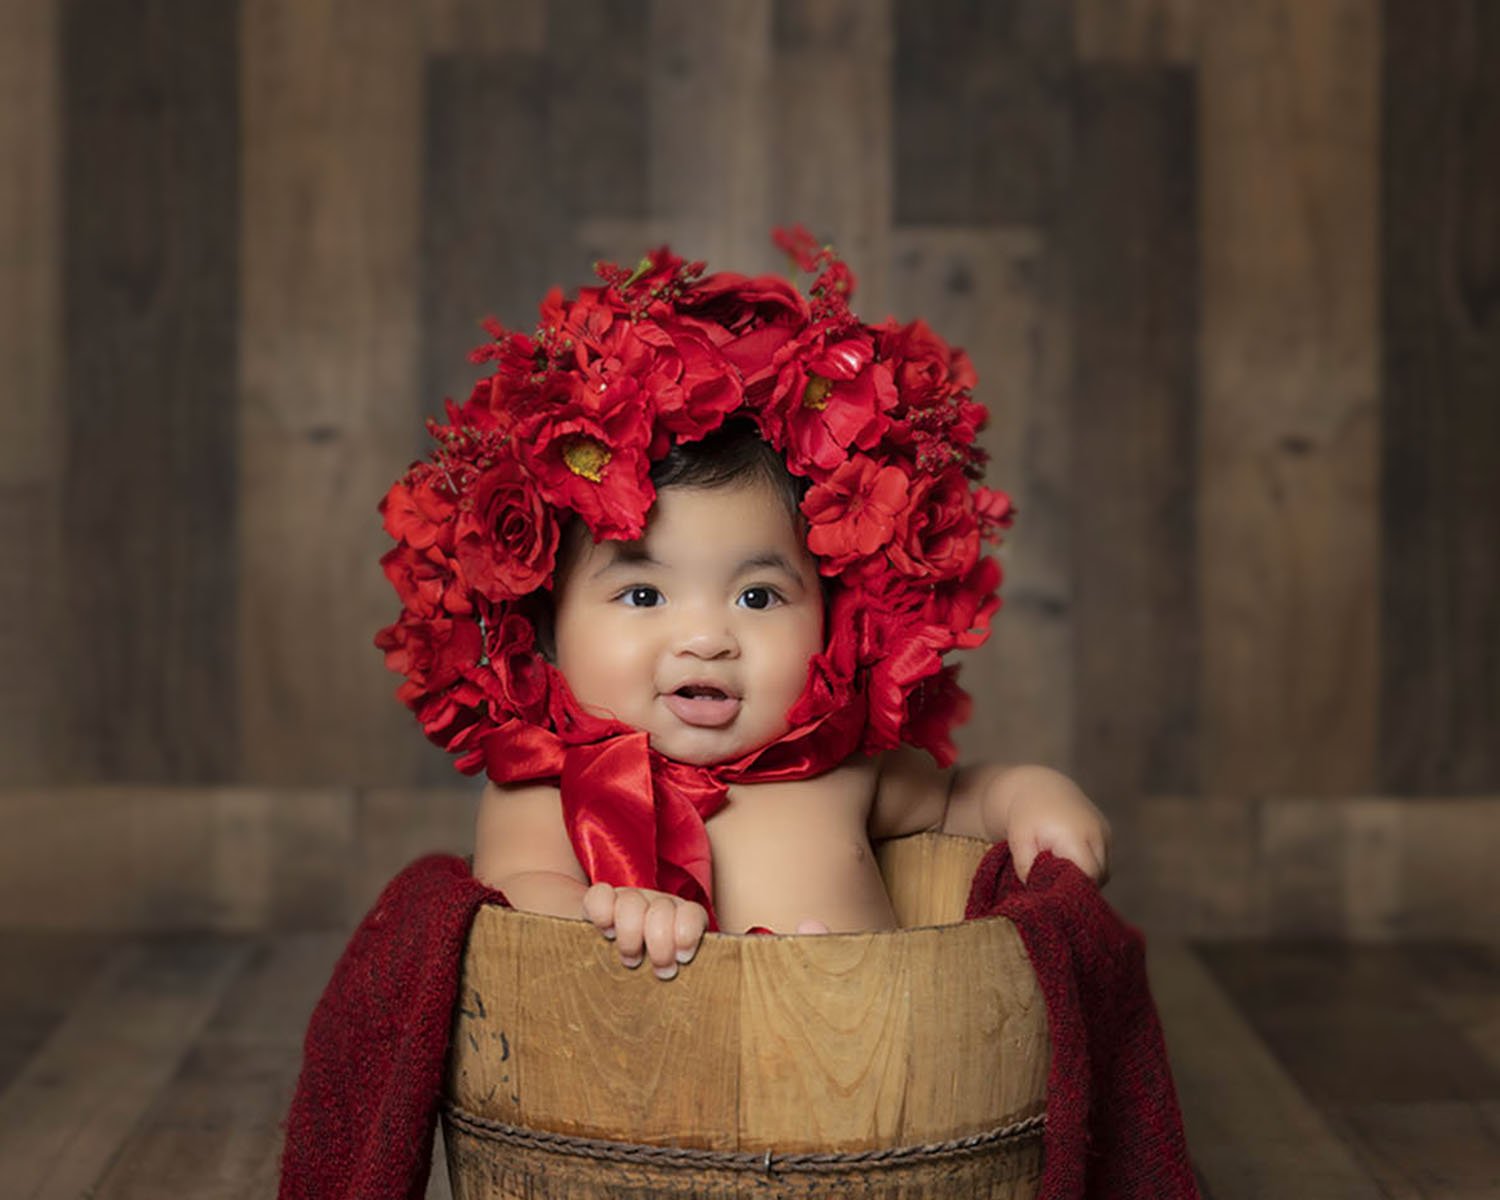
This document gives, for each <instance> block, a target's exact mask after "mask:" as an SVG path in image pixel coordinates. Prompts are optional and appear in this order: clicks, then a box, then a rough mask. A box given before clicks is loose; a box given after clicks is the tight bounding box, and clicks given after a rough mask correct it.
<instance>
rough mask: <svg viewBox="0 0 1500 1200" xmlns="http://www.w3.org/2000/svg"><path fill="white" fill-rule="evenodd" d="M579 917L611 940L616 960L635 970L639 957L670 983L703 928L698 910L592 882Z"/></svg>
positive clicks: (704, 918)
mask: <svg viewBox="0 0 1500 1200" xmlns="http://www.w3.org/2000/svg"><path fill="white" fill-rule="evenodd" d="M583 915H584V916H585V917H586V918H587V919H588V920H590V921H592V922H593V923H594V924H595V926H597V927H598V930H599V932H600V933H602V934H603V935H604V936H605V937H607V938H613V939H614V942H615V945H616V947H617V948H618V949H619V951H620V961H621V962H622V963H624V964H625V965H626V966H627V967H638V966H640V965H641V961H642V957H643V956H642V947H643V946H644V950H645V955H644V957H647V958H650V960H651V969H652V970H653V971H654V972H655V973H656V977H657V978H658V979H671V978H673V977H674V976H676V974H677V967H678V964H680V963H688V962H691V961H692V960H693V955H695V954H696V953H698V943H699V942H701V941H702V940H703V933H704V931H705V930H706V929H707V928H708V911H707V910H706V909H705V908H704V907H703V905H701V904H698V903H695V902H694V901H692V900H684V899H682V898H681V897H680V896H673V895H670V894H669V893H667V892H653V891H652V890H651V889H650V888H629V887H622V888H617V887H615V886H614V885H612V884H608V883H596V884H594V886H593V887H591V888H589V890H588V891H586V892H584V894H583Z"/></svg>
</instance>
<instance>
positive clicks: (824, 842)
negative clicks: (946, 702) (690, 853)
mask: <svg viewBox="0 0 1500 1200" xmlns="http://www.w3.org/2000/svg"><path fill="white" fill-rule="evenodd" d="M875 781H876V771H875V766H874V763H873V762H871V761H861V762H858V763H856V764H852V765H847V766H844V767H840V768H838V769H836V770H834V771H830V772H827V773H826V774H824V775H820V776H818V777H817V778H815V779H807V780H799V781H796V782H791V783H767V784H755V785H749V786H735V787H731V788H730V789H729V803H728V804H727V805H726V806H725V807H724V808H723V809H722V810H720V811H719V812H718V813H716V814H715V815H714V816H713V817H711V818H710V819H709V821H708V822H707V829H708V837H709V843H710V845H711V847H712V850H713V859H714V896H715V906H716V908H717V910H718V914H719V920H720V923H721V926H722V927H723V928H725V929H733V928H735V927H736V926H748V925H770V926H771V927H773V928H776V929H778V930H780V929H787V930H790V929H792V928H794V927H795V922H796V921H798V920H801V919H803V918H804V917H809V916H811V917H816V918H817V919H819V920H823V921H825V922H827V923H828V924H829V925H831V926H833V927H834V928H835V929H837V928H886V927H889V924H890V922H891V921H892V919H893V918H892V917H891V915H890V908H889V905H890V901H889V898H888V897H887V895H886V892H885V887H884V884H883V883H882V882H881V879H880V871H879V868H878V866H877V865H876V863H875V856H874V853H873V852H872V850H871V847H870V839H869V834H868V832H867V824H868V821H869V817H870V806H871V803H872V802H873V799H874V794H875Z"/></svg>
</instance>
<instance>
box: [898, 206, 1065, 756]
mask: <svg viewBox="0 0 1500 1200" xmlns="http://www.w3.org/2000/svg"><path fill="white" fill-rule="evenodd" d="M892 248H893V251H894V258H893V274H892V283H893V285H894V294H895V296H896V297H897V298H898V310H897V315H898V316H899V317H900V318H901V319H902V320H911V319H914V318H916V317H917V316H921V317H922V318H923V319H924V320H925V321H926V322H927V323H928V324H929V325H930V326H931V327H932V328H933V329H934V330H935V331H936V332H937V333H938V334H940V335H941V336H942V337H943V338H944V339H945V340H947V341H948V342H949V343H950V344H951V345H955V346H962V347H964V348H965V349H966V350H967V351H968V352H969V355H970V357H971V358H972V359H973V362H974V369H975V371H976V372H977V373H978V376H979V387H978V390H977V391H976V395H977V397H978V398H979V399H981V400H983V401H984V403H985V404H986V405H988V406H989V410H990V424H989V427H988V428H987V429H986V430H985V431H984V432H983V433H982V434H981V435H980V441H981V444H982V445H983V446H984V448H985V449H986V450H988V451H989V453H990V461H989V465H988V468H987V471H986V483H987V484H988V485H989V486H990V487H993V488H998V489H1000V490H1002V491H1005V492H1008V493H1009V494H1010V496H1011V499H1012V500H1013V501H1014V502H1015V504H1016V507H1017V509H1018V511H1019V516H1018V517H1017V519H1016V524H1015V527H1014V528H1013V529H1012V530H1011V531H1010V533H1009V535H1008V536H1007V538H1006V541H1005V544H1004V545H1002V546H1001V547H1000V550H999V560H1000V564H1001V567H1002V570H1003V571H1004V575H1005V578H1004V580H1003V582H1002V583H1001V587H1000V596H1001V601H1002V604H1001V608H1000V611H999V613H997V614H996V616H995V619H994V623H993V625H992V627H991V633H990V638H989V640H988V641H987V642H985V644H984V645H982V646H980V647H978V648H977V649H974V650H970V651H966V652H964V653H961V654H957V655H955V656H954V661H956V662H959V663H961V664H962V674H961V676H960V678H961V679H962V681H963V684H964V687H966V688H967V689H968V690H969V691H970V693H971V694H972V695H973V697H974V716H973V719H972V720H971V721H970V722H969V723H968V724H967V725H965V726H962V727H961V728H960V729H959V730H958V732H957V735H956V740H957V742H958V746H959V748H960V750H961V751H962V752H963V753H964V754H965V755H966V756H970V755H972V756H977V757H984V758H995V759H998V760H1000V761H1012V762H1017V761H1035V762H1045V763H1050V764H1052V765H1054V766H1057V767H1059V768H1062V769H1064V770H1066V769H1069V768H1070V767H1071V764H1072V758H1073V744H1072V736H1073V724H1074V720H1073V703H1074V701H1073V695H1072V689H1071V684H1070V665H1071V662H1072V656H1073V652H1074V651H1073V633H1072V625H1071V623H1070V621H1069V619H1068V613H1069V609H1070V606H1071V604H1072V587H1073V584H1072V576H1071V570H1070V553H1071V551H1070V545H1069V536H1070V535H1069V521H1070V503H1069V499H1068V496H1069V489H1068V476H1069V469H1068V465H1067V464H1068V455H1069V435H1068V430H1067V406H1066V387H1067V372H1068V367H1067V360H1068V337H1067V322H1066V317H1067V313H1066V310H1065V307H1064V300H1063V296H1062V292H1061V289H1060V287H1059V286H1058V284H1059V276H1060V274H1061V270H1060V268H1061V266H1062V264H1061V262H1060V260H1059V256H1058V252H1057V250H1056V249H1055V248H1054V245H1053V243H1051V242H1049V241H1048V240H1047V239H1045V238H1044V237H1042V236H1040V235H1038V234H1037V233H1035V232H1034V231H1031V230H1024V229H1006V230H985V229H946V228H935V227H930V226H926V227H913V228H906V229H900V230H897V231H896V233H895V234H894V235H893V237H892Z"/></svg>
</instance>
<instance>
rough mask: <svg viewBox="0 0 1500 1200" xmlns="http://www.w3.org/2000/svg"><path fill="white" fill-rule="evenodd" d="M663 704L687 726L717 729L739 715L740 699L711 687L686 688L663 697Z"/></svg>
mask: <svg viewBox="0 0 1500 1200" xmlns="http://www.w3.org/2000/svg"><path fill="white" fill-rule="evenodd" d="M662 703H664V704H665V705H666V706H667V709H668V710H669V711H670V712H671V713H672V714H673V715H674V716H675V717H676V718H677V719H678V720H679V721H682V722H683V723H684V724H686V725H697V726H701V727H704V728H709V729H717V728H719V727H720V726H723V725H728V724H729V722H731V721H733V720H734V719H735V717H737V716H738V715H739V711H740V702H739V699H738V697H735V696H729V695H726V694H725V693H723V692H721V691H719V690H718V689H717V688H710V687H685V688H679V689H678V690H677V691H675V692H672V693H670V694H669V695H666V696H663V697H662Z"/></svg>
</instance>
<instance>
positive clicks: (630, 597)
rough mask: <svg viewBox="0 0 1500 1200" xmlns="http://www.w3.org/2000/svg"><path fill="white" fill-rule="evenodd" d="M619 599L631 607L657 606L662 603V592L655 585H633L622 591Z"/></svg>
mask: <svg viewBox="0 0 1500 1200" xmlns="http://www.w3.org/2000/svg"><path fill="white" fill-rule="evenodd" d="M619 599H621V600H623V601H625V603H626V604H627V605H628V606H629V607H631V608H655V607H656V606H657V605H658V604H660V603H661V593H660V592H658V591H657V590H656V589H655V588H654V587H644V586H643V587H633V588H627V589H626V590H625V591H623V592H621V593H620V596H619Z"/></svg>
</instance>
